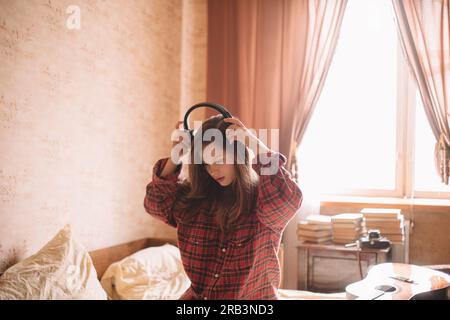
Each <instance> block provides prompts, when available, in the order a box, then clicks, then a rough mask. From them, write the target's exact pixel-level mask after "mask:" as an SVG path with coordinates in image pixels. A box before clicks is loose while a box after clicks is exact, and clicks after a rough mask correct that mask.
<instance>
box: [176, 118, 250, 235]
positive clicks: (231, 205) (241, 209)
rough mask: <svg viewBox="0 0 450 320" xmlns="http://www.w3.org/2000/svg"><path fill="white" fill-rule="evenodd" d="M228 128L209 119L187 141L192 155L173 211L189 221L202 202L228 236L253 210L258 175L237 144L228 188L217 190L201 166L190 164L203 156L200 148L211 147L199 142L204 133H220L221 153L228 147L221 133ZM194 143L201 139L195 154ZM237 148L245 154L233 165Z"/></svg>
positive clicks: (221, 120)
mask: <svg viewBox="0 0 450 320" xmlns="http://www.w3.org/2000/svg"><path fill="white" fill-rule="evenodd" d="M230 125H231V124H230V123H227V122H225V121H223V116H222V115H217V116H214V117H211V118H209V119H208V120H206V121H205V122H204V123H203V124H202V127H201V131H198V132H197V134H196V135H195V136H194V139H193V140H192V141H191V150H194V152H191V154H190V157H191V163H190V164H188V172H189V180H188V181H184V182H183V183H182V185H181V188H179V191H178V194H177V201H176V203H175V208H174V209H175V210H181V211H183V212H184V213H185V214H183V217H185V219H187V220H188V221H189V220H191V219H193V218H194V217H195V215H196V214H197V212H198V210H196V208H198V206H199V205H200V204H201V203H203V202H205V201H206V202H207V203H208V207H209V208H210V209H209V210H210V213H211V214H214V216H215V221H216V223H217V225H218V226H219V228H220V230H221V231H222V232H229V231H230V230H231V229H232V228H233V224H234V222H236V220H237V219H238V218H239V217H240V216H241V215H244V214H248V213H250V212H251V210H252V209H253V205H254V202H255V198H254V197H255V196H256V190H257V183H258V175H257V174H256V173H255V172H254V171H253V170H252V169H251V161H250V159H249V153H248V150H247V148H245V147H244V146H243V145H242V144H241V142H239V141H237V140H235V141H233V142H231V143H232V144H233V148H234V156H235V158H234V168H235V170H236V171H235V172H236V178H235V180H234V181H233V182H232V183H231V184H230V185H229V186H226V187H222V186H220V185H219V184H218V183H217V182H216V181H215V180H214V179H213V178H212V177H211V176H210V175H209V173H208V172H207V171H206V168H205V166H204V165H203V164H195V163H194V158H195V153H198V152H203V150H202V149H203V147H204V146H206V145H207V144H209V143H213V142H210V141H203V135H204V134H205V132H206V130H208V129H211V128H215V129H218V130H219V131H220V132H221V134H222V138H223V147H224V150H225V148H226V144H227V143H230V142H228V140H227V139H226V135H225V130H226V129H227V128H228V127H229V126H230ZM198 139H201V142H200V143H199V144H198V145H201V146H202V148H199V149H200V150H195V149H194V148H193V146H194V143H195V141H198ZM239 148H242V149H241V150H245V155H244V157H245V158H244V159H242V160H243V161H242V160H241V161H240V162H238V161H237V158H238V150H239ZM197 156H198V155H197ZM242 162H244V163H242ZM240 163H242V164H240Z"/></svg>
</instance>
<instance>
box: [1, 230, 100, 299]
mask: <svg viewBox="0 0 450 320" xmlns="http://www.w3.org/2000/svg"><path fill="white" fill-rule="evenodd" d="M5 299H21V300H22V299H59V300H62V299H89V300H94V299H95V300H97V299H100V300H105V299H107V296H106V293H105V291H104V290H103V289H102V287H101V285H100V282H99V281H98V279H97V272H96V271H95V268H94V265H93V264H92V260H91V257H90V256H89V254H88V252H87V251H86V250H85V249H84V248H83V247H82V246H81V245H80V244H79V243H78V242H77V241H76V240H75V239H74V238H73V236H72V232H71V230H70V226H69V225H66V226H65V227H64V228H63V229H62V230H61V231H59V232H58V234H57V235H56V236H55V237H54V238H53V239H52V240H50V241H49V242H48V243H47V244H46V245H45V246H44V247H43V248H42V249H41V250H39V251H38V252H37V253H36V254H34V255H32V256H30V257H28V258H27V259H25V260H23V261H21V262H19V263H17V264H15V265H14V266H12V267H11V268H9V269H8V270H6V271H5V273H4V274H3V275H2V276H1V277H0V300H5Z"/></svg>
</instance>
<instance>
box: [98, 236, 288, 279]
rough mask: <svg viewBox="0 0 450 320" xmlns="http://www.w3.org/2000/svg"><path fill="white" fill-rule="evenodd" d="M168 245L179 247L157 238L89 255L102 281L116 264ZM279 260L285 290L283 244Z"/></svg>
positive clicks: (175, 243) (105, 249) (175, 241)
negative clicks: (108, 269) (112, 265)
mask: <svg viewBox="0 0 450 320" xmlns="http://www.w3.org/2000/svg"><path fill="white" fill-rule="evenodd" d="M166 243H170V244H173V245H174V246H178V243H177V240H175V239H164V238H163V239H157V238H144V239H139V240H135V241H131V242H127V243H123V244H118V245H116V246H112V247H108V248H103V249H98V250H94V251H90V252H89V255H90V256H91V258H92V262H93V263H94V267H95V270H96V271H97V277H98V279H101V277H102V276H103V274H104V273H105V271H106V269H107V268H108V267H109V266H110V265H111V264H112V263H114V262H117V261H120V260H122V259H123V258H125V257H128V256H129V255H131V254H133V253H135V252H137V251H139V250H142V249H145V248H149V247H157V246H162V245H164V244H166ZM278 258H279V260H280V267H281V281H280V282H281V284H280V288H283V287H284V285H283V279H284V277H283V275H284V272H283V271H284V263H283V262H284V246H283V244H281V246H280V251H279V252H278Z"/></svg>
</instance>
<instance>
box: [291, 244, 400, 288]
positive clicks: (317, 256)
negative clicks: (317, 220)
mask: <svg viewBox="0 0 450 320" xmlns="http://www.w3.org/2000/svg"><path fill="white" fill-rule="evenodd" d="M297 249H298V290H308V291H313V292H342V291H345V287H346V286H347V285H348V284H350V283H353V282H356V281H359V280H361V272H362V276H363V278H364V277H365V276H366V275H367V270H368V268H369V267H370V266H372V265H376V264H378V263H383V262H390V260H391V255H390V248H387V249H361V250H359V252H358V249H357V248H356V247H349V248H346V247H345V246H344V245H338V244H334V243H332V242H328V243H323V244H315V243H308V242H304V243H301V244H299V245H298V246H297ZM358 255H359V258H360V262H361V264H360V263H359V262H358ZM360 265H361V268H360ZM360 269H361V272H360Z"/></svg>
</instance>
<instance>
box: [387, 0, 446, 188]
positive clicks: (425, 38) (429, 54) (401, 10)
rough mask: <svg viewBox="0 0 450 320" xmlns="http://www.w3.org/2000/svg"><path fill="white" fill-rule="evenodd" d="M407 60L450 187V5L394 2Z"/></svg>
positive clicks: (439, 166)
mask: <svg viewBox="0 0 450 320" xmlns="http://www.w3.org/2000/svg"><path fill="white" fill-rule="evenodd" d="M392 3H393V5H394V9H395V14H396V17H397V24H398V29H399V34H400V38H401V40H402V45H403V49H404V52H405V54H406V58H407V60H408V61H409V64H410V67H411V70H412V72H413V74H414V77H415V78H416V80H417V84H418V87H419V91H420V94H421V97H422V101H423V105H424V108H425V113H426V115H427V118H428V122H429V123H430V126H431V129H432V131H433V134H434V136H435V138H436V147H435V155H434V156H435V160H436V169H437V171H438V173H439V175H440V177H441V181H442V182H443V183H445V184H447V185H448V183H449V172H450V167H449V165H450V161H449V158H450V129H449V120H450V113H449V110H450V109H449V104H450V101H449V99H450V11H449V7H450V1H448V0H433V1H431V0H427V1H425V0H422V1H420V0H393V1H392Z"/></svg>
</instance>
